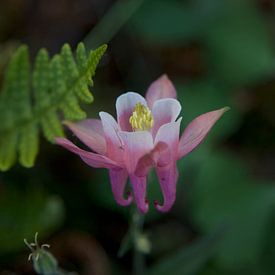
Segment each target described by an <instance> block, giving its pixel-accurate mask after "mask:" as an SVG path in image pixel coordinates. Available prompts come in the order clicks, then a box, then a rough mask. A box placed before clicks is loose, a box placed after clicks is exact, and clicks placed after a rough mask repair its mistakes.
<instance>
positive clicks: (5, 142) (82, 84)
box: [0, 43, 107, 171]
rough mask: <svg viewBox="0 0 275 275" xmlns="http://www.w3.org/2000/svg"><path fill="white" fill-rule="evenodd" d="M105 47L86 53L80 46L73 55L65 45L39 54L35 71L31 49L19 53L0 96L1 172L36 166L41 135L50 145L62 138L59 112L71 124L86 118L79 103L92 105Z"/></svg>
mask: <svg viewBox="0 0 275 275" xmlns="http://www.w3.org/2000/svg"><path fill="white" fill-rule="evenodd" d="M106 48H107V46H106V45H103V46H101V47H99V48H98V49H96V50H94V51H90V52H89V53H88V54H87V52H86V49H85V47H84V44H83V43H79V44H78V46H77V50H76V53H75V55H74V54H73V53H72V50H71V48H70V46H69V45H68V44H65V45H64V46H63V47H62V49H61V52H60V53H59V54H56V55H54V56H53V57H52V58H50V57H49V54H48V52H47V50H45V49H41V50H40V51H39V52H38V54H37V56H36V58H35V62H34V67H33V68H31V64H30V61H29V51H28V48H27V47H26V46H24V45H23V46H21V47H19V48H18V49H17V51H16V52H15V53H14V55H13V56H12V58H11V60H10V62H9V65H8V67H7V69H6V73H5V77H4V83H3V86H2V89H1V93H0V119H1V125H0V170H2V171H6V170H8V169H9V168H10V167H11V166H12V165H13V164H14V163H15V162H16V160H17V158H18V160H19V162H20V164H21V165H23V166H24V167H32V166H33V165H34V162H35V158H36V156H37V154H38V150H39V132H40V131H42V133H43V135H44V136H45V138H46V139H47V140H48V141H50V142H53V141H54V138H55V137H57V136H64V132H63V127H62V124H61V118H60V113H62V114H63V117H64V118H65V119H68V120H80V119H84V118H85V117H86V114H85V112H84V111H83V110H82V109H81V107H80V102H85V103H91V102H92V101H93V95H92V94H91V92H90V90H89V87H91V86H93V79H92V78H93V76H94V75H95V70H96V67H97V65H98V63H99V61H100V59H101V57H102V56H103V54H104V52H105V51H106Z"/></svg>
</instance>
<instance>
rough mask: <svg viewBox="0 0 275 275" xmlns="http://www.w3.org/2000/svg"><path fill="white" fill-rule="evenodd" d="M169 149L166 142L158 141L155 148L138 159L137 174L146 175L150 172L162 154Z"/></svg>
mask: <svg viewBox="0 0 275 275" xmlns="http://www.w3.org/2000/svg"><path fill="white" fill-rule="evenodd" d="M167 149H168V145H167V144H166V143H164V142H158V143H157V144H156V145H155V147H154V149H153V150H151V151H150V152H149V153H148V154H146V155H144V156H143V157H141V158H140V159H139V160H138V163H137V165H136V170H135V175H137V176H139V177H145V176H147V174H148V173H149V170H150V169H151V168H152V167H153V166H155V165H157V162H158V160H159V157H160V154H162V153H163V152H164V151H165V150H167Z"/></svg>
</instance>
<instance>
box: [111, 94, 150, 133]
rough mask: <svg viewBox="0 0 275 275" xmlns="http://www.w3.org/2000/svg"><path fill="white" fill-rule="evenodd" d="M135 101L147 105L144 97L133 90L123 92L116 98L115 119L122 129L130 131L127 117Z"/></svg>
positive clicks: (131, 111) (130, 113)
mask: <svg viewBox="0 0 275 275" xmlns="http://www.w3.org/2000/svg"><path fill="white" fill-rule="evenodd" d="M137 103H141V104H142V105H145V106H147V103H146V100H145V98H144V97H143V96H141V95H140V94H138V93H135V92H128V93H125V94H122V95H121V96H119V97H118V98H117V101H116V111H117V121H118V124H119V126H120V128H121V130H122V131H129V132H130V131H132V126H131V124H130V122H129V119H130V116H131V115H132V113H133V111H134V108H135V106H136V104H137Z"/></svg>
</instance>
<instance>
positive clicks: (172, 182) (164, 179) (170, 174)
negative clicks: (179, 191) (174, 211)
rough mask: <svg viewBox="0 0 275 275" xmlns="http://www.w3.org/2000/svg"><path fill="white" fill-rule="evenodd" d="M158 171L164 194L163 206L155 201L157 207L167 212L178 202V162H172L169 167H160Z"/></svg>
mask: <svg viewBox="0 0 275 275" xmlns="http://www.w3.org/2000/svg"><path fill="white" fill-rule="evenodd" d="M156 171H157V176H158V179H159V183H160V187H161V191H162V194H163V204H162V205H161V204H159V202H157V201H155V202H154V203H155V207H156V209H157V210H159V211H161V212H167V211H169V210H170V209H171V207H172V206H173V204H174V202H175V200H176V185H177V180H178V171H177V166H176V161H172V163H171V164H169V165H166V166H163V167H158V168H157V169H156Z"/></svg>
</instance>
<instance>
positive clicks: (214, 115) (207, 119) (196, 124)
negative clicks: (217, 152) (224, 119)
mask: <svg viewBox="0 0 275 275" xmlns="http://www.w3.org/2000/svg"><path fill="white" fill-rule="evenodd" d="M228 110H229V108H228V107H225V108H222V109H219V110H216V111H212V112H208V113H205V114H203V115H200V116H198V117H197V118H195V119H194V120H193V121H192V122H191V123H190V124H189V125H188V126H187V127H186V129H185V130H184V132H183V134H182V136H181V138H180V142H179V149H178V159H180V158H182V157H184V156H186V155H187V154H189V153H190V152H191V151H192V150H194V149H195V148H196V147H197V146H198V145H199V144H200V143H201V142H202V141H203V140H204V138H205V137H206V135H207V134H208V132H209V131H210V129H211V128H212V127H213V125H214V124H215V123H216V122H217V120H218V119H219V118H220V117H221V116H222V115H223V114H224V113H225V112H226V111H228Z"/></svg>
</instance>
